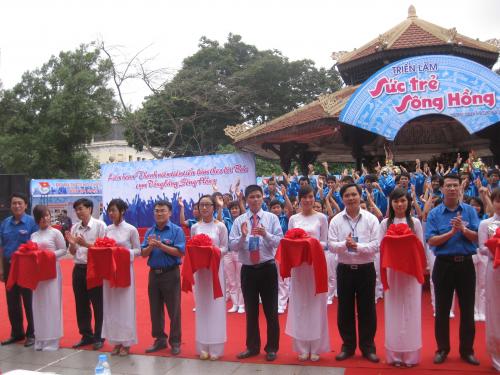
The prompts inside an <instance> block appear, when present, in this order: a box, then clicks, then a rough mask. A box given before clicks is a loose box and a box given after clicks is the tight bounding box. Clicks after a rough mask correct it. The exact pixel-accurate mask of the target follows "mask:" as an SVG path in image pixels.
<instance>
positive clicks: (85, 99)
mask: <svg viewBox="0 0 500 375" xmlns="http://www.w3.org/2000/svg"><path fill="white" fill-rule="evenodd" d="M109 69H110V65H109V62H108V61H107V60H103V59H101V58H100V56H99V50H91V49H90V48H89V47H88V46H85V45H82V46H80V48H78V49H77V50H75V51H71V52H61V53H60V54H59V56H57V57H56V56H52V57H51V58H50V60H49V61H48V62H47V63H46V64H44V65H43V66H42V67H41V68H40V69H36V70H34V71H32V72H26V73H25V74H24V75H23V77H22V80H21V82H20V83H18V84H17V85H16V86H15V87H14V88H13V89H11V90H6V91H5V92H4V95H3V97H2V98H1V100H0V149H1V150H2V152H1V153H0V166H1V167H2V169H3V170H4V171H5V172H7V173H26V174H28V175H29V176H30V177H33V178H38V177H43V178H49V177H57V178H70V177H72V178H78V177H84V176H88V175H89V174H91V173H93V171H94V170H95V166H92V162H91V161H90V158H89V155H88V152H87V151H86V150H85V149H84V147H83V146H84V144H87V143H90V141H91V140H92V137H93V135H94V134H95V133H98V132H105V131H106V130H107V129H108V128H109V125H110V121H111V118H112V116H113V113H114V110H115V107H116V105H115V101H114V99H113V92H112V90H110V89H109V88H107V87H106V83H107V81H108V78H109V73H110V70H109Z"/></svg>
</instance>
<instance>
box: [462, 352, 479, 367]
mask: <svg viewBox="0 0 500 375" xmlns="http://www.w3.org/2000/svg"><path fill="white" fill-rule="evenodd" d="M460 357H461V358H462V359H463V360H464V361H465V362H467V363H469V364H471V365H474V366H479V361H478V360H477V358H476V357H475V356H474V354H466V355H461V356H460Z"/></svg>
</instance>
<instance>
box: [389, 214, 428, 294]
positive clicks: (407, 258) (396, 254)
mask: <svg viewBox="0 0 500 375" xmlns="http://www.w3.org/2000/svg"><path fill="white" fill-rule="evenodd" d="M426 266H427V262H426V258H425V252H424V246H423V245H422V242H421V241H420V240H419V239H418V237H417V236H416V235H415V233H413V232H412V230H411V229H410V227H409V226H408V224H405V223H401V224H391V225H390V226H389V228H388V229H387V232H386V234H385V236H384V238H383V239H382V242H381V243H380V279H381V281H382V285H383V286H384V290H387V289H389V284H388V282H387V268H392V269H394V270H395V271H399V272H403V273H406V274H408V275H412V276H415V278H416V279H417V281H418V282H419V283H420V284H423V283H424V272H425V268H426Z"/></svg>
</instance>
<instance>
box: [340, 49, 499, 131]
mask: <svg viewBox="0 0 500 375" xmlns="http://www.w3.org/2000/svg"><path fill="white" fill-rule="evenodd" d="M499 100H500V76H499V75H498V74H496V73H495V72H493V71H491V70H490V69H488V68H486V67H485V66H483V65H480V64H478V63H476V62H473V61H471V60H467V59H464V58H461V57H455V56H445V55H427V56H418V57H411V58H408V59H404V60H400V61H396V62H394V63H392V64H390V65H387V66H386V67H384V68H382V69H380V70H379V71H378V72H376V73H375V74H373V75H372V76H371V77H370V78H368V79H367V80H366V81H365V83H363V85H361V86H360V87H359V88H358V89H357V90H356V91H355V92H354V94H353V95H352V96H351V98H350V99H349V101H348V102H347V104H346V106H345V107H344V109H343V110H342V112H341V113H340V116H339V120H340V121H342V122H344V123H346V124H351V125H354V126H357V127H359V128H362V129H365V130H368V131H370V132H373V133H376V134H379V135H382V136H383V137H385V138H386V139H388V140H394V138H396V134H397V133H398V131H399V130H400V129H401V127H403V125H404V124H406V123H407V122H408V121H410V120H412V119H414V118H416V117H419V116H423V115H430V114H442V115H447V116H450V117H452V118H454V119H456V120H457V121H459V122H460V123H461V124H462V125H463V126H464V127H465V128H466V129H467V131H468V132H469V133H470V134H473V133H476V132H478V131H480V130H482V129H484V128H486V127H488V126H490V125H493V124H495V123H497V122H499V121H500V106H499Z"/></svg>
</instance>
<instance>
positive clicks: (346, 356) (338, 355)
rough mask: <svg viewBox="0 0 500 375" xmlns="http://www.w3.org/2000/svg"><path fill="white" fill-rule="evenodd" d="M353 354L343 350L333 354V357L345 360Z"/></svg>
mask: <svg viewBox="0 0 500 375" xmlns="http://www.w3.org/2000/svg"><path fill="white" fill-rule="evenodd" d="M353 355H354V353H349V352H345V351H341V352H340V353H339V354H337V355H336V356H335V359H336V360H337V361H344V360H346V359H347V358H350V357H352V356H353Z"/></svg>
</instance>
